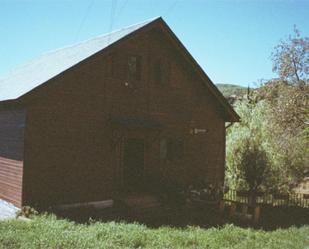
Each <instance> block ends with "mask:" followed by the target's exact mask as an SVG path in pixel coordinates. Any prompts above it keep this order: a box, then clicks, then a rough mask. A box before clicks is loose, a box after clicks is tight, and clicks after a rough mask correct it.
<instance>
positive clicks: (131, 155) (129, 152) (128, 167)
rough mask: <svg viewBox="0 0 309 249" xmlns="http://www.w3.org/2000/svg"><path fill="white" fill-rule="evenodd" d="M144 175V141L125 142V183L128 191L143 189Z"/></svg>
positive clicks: (135, 139) (131, 139) (129, 140)
mask: <svg viewBox="0 0 309 249" xmlns="http://www.w3.org/2000/svg"><path fill="white" fill-rule="evenodd" d="M143 175H144V139H139V138H130V139H127V140H126V141H125V144H124V154H123V183H124V188H125V189H126V190H128V191H138V190H141V189H142V185H143Z"/></svg>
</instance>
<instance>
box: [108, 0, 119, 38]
mask: <svg viewBox="0 0 309 249" xmlns="http://www.w3.org/2000/svg"><path fill="white" fill-rule="evenodd" d="M116 8H117V0H112V5H111V15H110V25H109V30H108V33H110V32H111V31H112V28H113V25H114V19H115V13H116ZM110 38H111V36H110V34H109V35H108V40H107V44H109V42H110Z"/></svg>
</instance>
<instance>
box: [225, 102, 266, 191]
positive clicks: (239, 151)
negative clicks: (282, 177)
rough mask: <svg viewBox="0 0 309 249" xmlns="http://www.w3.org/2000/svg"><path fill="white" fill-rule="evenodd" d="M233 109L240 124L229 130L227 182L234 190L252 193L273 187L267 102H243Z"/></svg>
mask: <svg viewBox="0 0 309 249" xmlns="http://www.w3.org/2000/svg"><path fill="white" fill-rule="evenodd" d="M235 108H236V111H237V113H238V114H239V115H240V116H241V123H238V124H235V125H234V126H232V127H231V128H230V130H229V131H228V135H227V174H226V177H227V179H226V180H227V182H228V184H229V186H231V187H233V188H236V189H246V190H249V191H250V192H252V193H254V192H256V191H258V190H260V189H266V188H268V187H269V185H272V183H271V181H272V171H271V167H270V164H269V156H271V153H270V152H271V141H270V139H269V138H270V136H269V134H268V133H269V130H268V126H269V120H268V119H265V118H264V117H265V116H266V115H267V114H268V112H269V111H270V107H269V105H268V103H267V102H266V101H260V102H258V103H256V104H254V103H250V102H249V101H242V102H238V103H237V105H236V107H235Z"/></svg>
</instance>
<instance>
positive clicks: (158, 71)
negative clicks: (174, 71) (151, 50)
mask: <svg viewBox="0 0 309 249" xmlns="http://www.w3.org/2000/svg"><path fill="white" fill-rule="evenodd" d="M153 79H154V82H155V83H156V84H162V68H161V61H160V60H156V61H155V62H154V64H153Z"/></svg>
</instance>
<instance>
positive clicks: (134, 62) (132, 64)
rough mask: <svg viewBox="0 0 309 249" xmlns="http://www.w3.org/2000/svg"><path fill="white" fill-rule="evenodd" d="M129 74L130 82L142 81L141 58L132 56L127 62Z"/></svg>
mask: <svg viewBox="0 0 309 249" xmlns="http://www.w3.org/2000/svg"><path fill="white" fill-rule="evenodd" d="M127 72H128V79H129V80H140V79H141V73H142V72H141V57H140V56H136V55H130V56H129V57H128V61H127Z"/></svg>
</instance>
